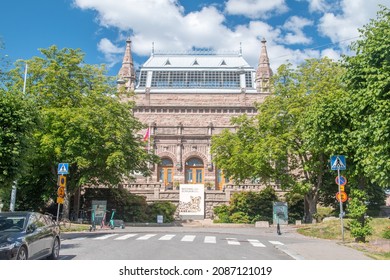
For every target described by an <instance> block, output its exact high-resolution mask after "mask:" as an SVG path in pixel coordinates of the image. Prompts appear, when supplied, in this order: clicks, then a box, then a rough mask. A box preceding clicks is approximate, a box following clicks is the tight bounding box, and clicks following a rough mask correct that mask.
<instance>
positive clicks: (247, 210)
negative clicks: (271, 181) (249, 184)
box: [214, 187, 278, 223]
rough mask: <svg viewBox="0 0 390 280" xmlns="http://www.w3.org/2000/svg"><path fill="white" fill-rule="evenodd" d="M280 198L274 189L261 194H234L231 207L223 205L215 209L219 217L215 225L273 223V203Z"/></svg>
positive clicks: (265, 190)
mask: <svg viewBox="0 0 390 280" xmlns="http://www.w3.org/2000/svg"><path fill="white" fill-rule="evenodd" d="M277 200H278V197H277V195H276V192H275V190H274V189H273V188H272V187H267V188H265V189H264V190H262V191H260V192H252V191H249V192H239V193H235V194H233V196H232V197H231V199H230V205H229V206H227V205H221V206H217V207H215V208H214V214H215V215H216V216H217V217H218V218H217V219H216V220H214V222H215V223H255V222H256V221H259V220H262V221H268V222H272V214H273V205H272V202H273V201H277Z"/></svg>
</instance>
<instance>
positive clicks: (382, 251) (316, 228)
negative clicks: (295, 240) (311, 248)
mask: <svg viewBox="0 0 390 280" xmlns="http://www.w3.org/2000/svg"><path fill="white" fill-rule="evenodd" d="M348 222H349V219H344V242H345V244H346V245H347V246H350V247H352V248H355V249H357V250H361V251H363V252H364V253H365V254H366V255H368V256H369V257H371V258H374V259H378V260H390V240H389V239H385V238H384V237H383V235H384V232H385V231H386V230H387V229H388V228H389V227H390V219H388V218H373V219H372V220H371V222H370V225H371V226H372V228H373V233H372V235H369V236H367V238H366V241H367V242H365V243H357V242H355V239H354V238H353V237H352V236H351V234H350V231H349V229H348ZM297 232H299V233H300V234H302V235H305V236H310V237H315V238H321V239H329V240H340V241H341V240H342V233H341V222H340V220H339V219H334V220H328V221H324V222H322V223H317V224H306V225H302V226H301V227H299V228H298V229H297Z"/></svg>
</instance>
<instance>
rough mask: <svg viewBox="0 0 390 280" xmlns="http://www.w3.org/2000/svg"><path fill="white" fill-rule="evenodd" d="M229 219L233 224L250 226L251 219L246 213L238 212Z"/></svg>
mask: <svg viewBox="0 0 390 280" xmlns="http://www.w3.org/2000/svg"><path fill="white" fill-rule="evenodd" d="M229 218H230V220H231V221H232V223H235V224H249V217H248V215H247V214H245V213H244V212H236V213H234V214H232V215H231V216H230V217H229Z"/></svg>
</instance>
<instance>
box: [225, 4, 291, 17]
mask: <svg viewBox="0 0 390 280" xmlns="http://www.w3.org/2000/svg"><path fill="white" fill-rule="evenodd" d="M287 10H288V8H287V5H286V3H285V0H273V1H269V0H229V1H227V3H226V12H227V13H228V14H231V15H243V16H246V17H248V18H252V19H258V18H268V17H269V16H270V15H271V14H282V13H284V12H286V11H287Z"/></svg>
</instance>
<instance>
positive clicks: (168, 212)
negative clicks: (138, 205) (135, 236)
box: [147, 201, 176, 223]
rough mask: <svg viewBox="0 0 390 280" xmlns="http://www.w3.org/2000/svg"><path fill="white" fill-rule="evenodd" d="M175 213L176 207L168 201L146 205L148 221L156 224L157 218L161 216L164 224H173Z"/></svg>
mask: <svg viewBox="0 0 390 280" xmlns="http://www.w3.org/2000/svg"><path fill="white" fill-rule="evenodd" d="M175 211H176V206H175V205H174V204H173V203H171V202H169V201H164V202H155V203H153V204H150V205H148V209H147V214H148V221H149V222H156V219H157V216H158V215H162V216H163V217H164V223H170V222H173V220H174V215H175Z"/></svg>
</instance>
